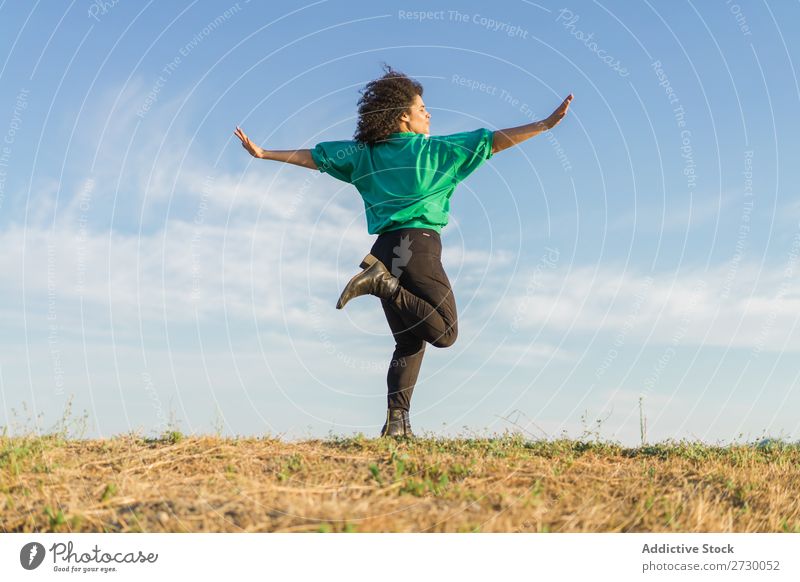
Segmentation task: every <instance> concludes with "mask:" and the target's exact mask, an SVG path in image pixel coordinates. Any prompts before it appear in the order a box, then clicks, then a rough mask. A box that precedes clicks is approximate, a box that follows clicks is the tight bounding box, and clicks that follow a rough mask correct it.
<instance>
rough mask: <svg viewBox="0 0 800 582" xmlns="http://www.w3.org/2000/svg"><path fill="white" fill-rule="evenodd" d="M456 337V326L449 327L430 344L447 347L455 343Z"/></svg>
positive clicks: (436, 346)
mask: <svg viewBox="0 0 800 582" xmlns="http://www.w3.org/2000/svg"><path fill="white" fill-rule="evenodd" d="M457 338H458V328H456V327H451V328H450V329H448V330H447V331H446V332H445V333H443V334H442V335H440V336H439V337H437V338H436V339H435V340H434V341H432V342H431V345H432V346H433V347H435V348H449V347H450V346H452V345H453V344H454V343H456V339H457Z"/></svg>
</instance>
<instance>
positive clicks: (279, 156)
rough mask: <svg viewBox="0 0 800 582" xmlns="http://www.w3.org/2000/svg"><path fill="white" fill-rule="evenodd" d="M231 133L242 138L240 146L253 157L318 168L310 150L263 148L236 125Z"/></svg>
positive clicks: (313, 168)
mask: <svg viewBox="0 0 800 582" xmlns="http://www.w3.org/2000/svg"><path fill="white" fill-rule="evenodd" d="M233 133H234V135H235V136H236V137H238V138H239V139H240V140H242V147H243V148H244V149H246V150H247V151H248V152H250V155H251V156H253V157H254V158H260V159H262V160H275V161H277V162H286V163H289V164H294V165H295V166H302V167H304V168H309V169H310V170H317V169H319V168H318V167H317V164H316V163H315V162H314V158H312V157H311V150H265V149H264V148H261V147H259V146H257V145H256V144H254V143H253V142H252V141H250V138H249V137H247V134H245V132H244V131H242V129H241V128H240V127H238V126H237V127H236V131H234V132H233Z"/></svg>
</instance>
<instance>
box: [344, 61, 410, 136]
mask: <svg viewBox="0 0 800 582" xmlns="http://www.w3.org/2000/svg"><path fill="white" fill-rule="evenodd" d="M383 69H384V71H386V74H385V75H383V77H381V78H380V79H375V80H374V81H370V82H369V83H367V85H366V87H364V88H363V89H361V90H360V91H359V92H360V93H361V98H360V99H359V100H358V126H357V128H356V133H355V135H354V136H353V139H354V140H355V141H357V142H360V143H366V144H369V145H374V144H375V143H377V142H379V141H381V140H384V139H385V138H386V137H387V136H388V135H389V134H390V133H393V132H395V131H397V126H398V122H399V120H400V116H401V115H402V114H403V113H404V112H406V111H407V110H408V108H409V107H411V105H412V104H413V103H414V96H415V95H419V96H420V97H422V85H421V84H420V83H419V82H417V81H415V80H414V79H411V78H409V77H407V76H406V75H404V74H403V73H400V72H399V71H396V70H394V69H392V67H390V66H389V65H387V64H386V63H383Z"/></svg>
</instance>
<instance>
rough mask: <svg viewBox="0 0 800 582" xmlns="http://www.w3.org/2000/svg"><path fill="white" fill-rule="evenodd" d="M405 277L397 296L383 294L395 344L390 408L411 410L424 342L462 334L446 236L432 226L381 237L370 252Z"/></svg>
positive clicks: (440, 343) (446, 342) (448, 341)
mask: <svg viewBox="0 0 800 582" xmlns="http://www.w3.org/2000/svg"><path fill="white" fill-rule="evenodd" d="M370 252H371V253H372V254H373V255H374V256H376V257H377V258H378V259H379V260H380V261H381V262H382V263H383V264H384V265H386V268H387V269H389V271H391V272H392V274H393V275H394V276H396V277H398V278H399V279H400V291H399V292H398V294H397V296H396V297H395V298H394V300H392V301H387V300H385V299H381V303H382V305H383V311H384V313H385V314H386V321H388V322H389V327H390V328H391V330H392V335H394V340H395V349H394V354H393V355H392V360H391V362H390V363H389V371H388V373H387V376H386V382H387V385H388V388H389V394H388V406H389V408H402V409H404V410H408V409H409V407H410V405H411V395H412V393H413V392H414V385H415V384H416V383H417V376H419V369H420V366H421V365H422V357H423V356H424V354H425V343H426V342H427V343H430V344H431V345H433V346H435V347H438V348H446V347H450V346H451V345H453V343H454V342H455V341H456V337H457V336H458V314H457V311H456V300H455V297H454V296H453V290H452V289H451V288H450V281H449V280H448V278H447V274H446V273H445V272H444V268H443V267H442V240H441V238H440V237H439V233H437V232H436V231H435V230H431V229H427V228H404V229H400V230H392V231H389V232H385V233H383V234H381V235H379V236H378V239H377V240H376V241H375V244H373V245H372V250H371V251H370Z"/></svg>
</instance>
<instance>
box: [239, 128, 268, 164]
mask: <svg viewBox="0 0 800 582" xmlns="http://www.w3.org/2000/svg"><path fill="white" fill-rule="evenodd" d="M233 134H234V135H235V136H236V137H238V138H239V139H240V140H242V147H243V148H244V149H246V150H247V151H248V152H250V155H251V156H253V157H254V158H260V157H261V155H262V154H263V153H264V150H263V149H262V148H260V147H258V146H257V145H256V144H254V143H253V142H252V141H250V138H249V137H247V134H246V133H245V132H244V131H242V128H240V127H239V126H238V125H237V126H236V131H234V132H233Z"/></svg>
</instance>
